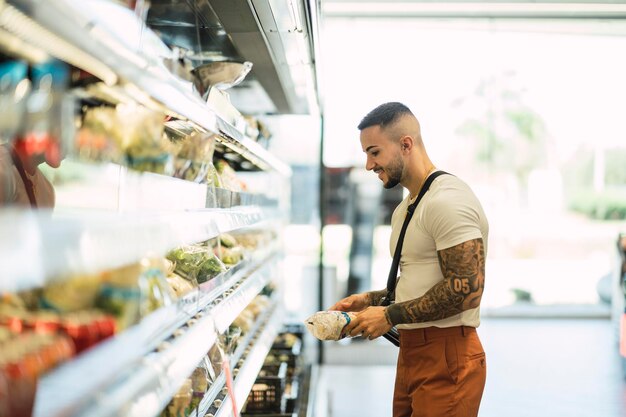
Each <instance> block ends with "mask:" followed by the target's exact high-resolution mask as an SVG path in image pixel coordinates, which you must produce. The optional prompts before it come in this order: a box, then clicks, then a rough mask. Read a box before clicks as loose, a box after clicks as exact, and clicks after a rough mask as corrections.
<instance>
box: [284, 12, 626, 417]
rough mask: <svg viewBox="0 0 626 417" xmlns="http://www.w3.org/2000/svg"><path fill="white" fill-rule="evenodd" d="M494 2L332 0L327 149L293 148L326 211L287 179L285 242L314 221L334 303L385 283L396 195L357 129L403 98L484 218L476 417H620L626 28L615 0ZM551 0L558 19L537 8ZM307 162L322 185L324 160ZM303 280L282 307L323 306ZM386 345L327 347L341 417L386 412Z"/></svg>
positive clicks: (305, 244)
mask: <svg viewBox="0 0 626 417" xmlns="http://www.w3.org/2000/svg"><path fill="white" fill-rule="evenodd" d="M494 3H499V2H493V3H481V4H480V5H479V6H477V8H476V9H475V10H471V11H468V9H467V8H466V7H465V6H467V7H473V6H476V5H475V4H473V5H467V4H466V3H464V2H436V3H435V2H388V3H387V2H386V3H370V2H365V3H358V4H357V3H354V2H343V1H325V2H323V3H322V12H323V13H322V15H323V19H322V27H321V41H322V43H321V44H322V49H321V50H322V60H321V66H320V68H321V71H320V73H321V74H320V78H321V85H322V86H323V89H322V94H323V103H324V106H323V129H322V130H323V145H322V146H321V147H318V146H317V141H316V140H315V138H316V136H317V134H318V133H317V132H316V131H314V129H312V130H311V136H310V138H309V139H308V140H304V141H298V142H297V143H294V147H295V146H298V147H299V148H300V149H301V147H302V146H310V148H309V150H308V152H299V153H298V155H304V154H308V155H311V156H312V157H313V155H317V154H318V153H320V152H321V155H322V160H321V168H320V169H321V173H320V174H321V184H319V183H316V186H317V187H318V188H319V189H320V194H319V195H320V197H321V211H320V212H319V213H318V212H316V208H314V201H315V198H314V196H313V195H312V192H311V187H304V186H302V185H304V184H302V183H301V182H300V181H304V180H303V179H302V178H301V179H296V178H297V176H294V181H297V182H294V184H293V195H292V208H293V214H292V221H293V222H294V223H297V224H294V225H291V226H289V229H290V231H291V232H293V240H289V237H288V238H287V241H288V242H289V243H288V245H287V247H288V248H290V250H291V251H297V252H298V254H299V259H302V258H301V256H302V255H303V254H304V253H307V251H308V253H310V256H311V259H315V256H316V254H317V250H318V245H317V239H318V236H317V228H316V226H315V225H314V224H311V220H312V219H316V218H318V216H320V217H319V218H320V219H321V222H322V237H321V243H322V248H323V249H322V252H323V266H324V268H323V281H322V284H323V285H322V291H323V296H322V304H321V306H322V307H324V308H327V307H328V306H330V305H332V304H333V303H334V302H335V301H336V300H338V299H340V298H341V297H343V296H345V295H347V294H352V293H356V292H362V291H367V290H370V289H382V288H384V287H385V285H386V276H387V272H388V268H389V266H390V263H391V254H390V253H389V234H390V228H389V219H390V215H391V212H392V211H393V209H394V207H395V205H396V204H397V203H399V201H400V200H401V199H402V198H403V190H401V189H398V188H396V189H393V190H384V189H383V188H382V186H381V185H380V182H379V180H378V179H377V178H376V176H375V175H373V174H372V173H370V172H366V171H365V169H364V161H365V158H364V154H363V153H362V151H361V148H360V143H359V140H358V130H357V129H356V125H357V124H358V122H359V121H360V119H361V118H362V117H363V116H364V115H365V114H366V113H367V112H368V111H370V110H371V109H373V108H374V107H375V106H377V105H378V104H381V103H383V102H387V101H400V102H403V103H404V104H406V105H408V106H409V107H410V108H411V109H412V111H413V112H414V113H415V115H416V116H417V117H418V119H419V120H420V122H421V124H422V135H423V138H424V141H425V145H426V148H427V150H428V152H429V154H430V156H431V158H432V160H433V162H434V163H435V165H436V166H437V167H438V168H440V169H444V170H446V171H448V172H452V173H454V174H456V175H458V176H460V177H461V178H463V179H464V180H465V181H467V182H468V183H469V184H470V186H471V187H472V188H473V190H474V191H475V192H476V194H477V195H478V196H479V198H480V200H481V202H482V204H483V206H484V208H485V210H486V213H487V215H488V218H489V222H490V244H489V253H488V260H487V278H486V285H485V293H484V296H483V299H482V303H481V312H482V317H483V324H482V325H481V328H480V329H479V334H480V335H481V337H482V338H483V341H484V344H485V348H486V350H487V356H488V358H489V376H488V382H487V388H486V392H485V397H484V402H483V407H482V409H481V414H480V415H481V416H485V417H489V416H502V415H506V416H552V415H563V416H565V415H567V416H592V415H599V416H600V415H601V416H623V415H626V411H625V410H626V408H625V404H626V402H625V401H626V391H625V385H624V383H623V380H622V377H621V367H622V364H621V362H620V355H619V351H618V342H619V340H620V335H619V323H620V319H621V316H622V314H623V312H624V311H623V305H624V303H623V298H624V293H623V290H622V286H621V282H622V278H621V276H622V256H621V253H622V252H621V245H620V244H619V237H620V233H622V232H624V230H625V226H626V186H625V184H626V168H625V167H626V127H625V125H624V123H623V120H624V109H625V108H626V107H625V104H626V99H625V97H626V80H625V79H624V77H623V74H624V73H625V71H626V58H624V57H625V56H626V54H622V53H620V52H619V51H622V50H626V37H625V36H624V35H626V32H625V31H626V24H624V23H623V22H622V21H621V20H620V19H602V18H596V15H597V14H598V13H600V11H601V9H602V7H604V5H600V4H593V5H589V2H586V3H584V4H578V3H574V4H570V3H567V4H562V3H560V2H559V3H546V2H540V3H539V4H538V6H537V7H538V8H537V9H534V8H533V5H528V4H526V5H519V6H521V7H522V8H524V7H526V9H523V11H519V10H518V11H516V9H515V6H514V5H515V3H514V5H513V6H512V8H511V9H510V13H508V12H507V11H506V10H507V9H502V10H503V11H500V12H499V13H498V12H494V11H493V10H492V8H491V6H494ZM546 5H548V6H553V8H554V9H555V10H556V11H555V12H554V13H546V14H542V13H541V11H540V10H542V9H541V6H546ZM496 6H497V5H496ZM577 6H579V7H580V9H581V10H582V9H584V8H585V7H586V6H589V7H590V9H592V10H595V14H594V12H590V14H591V16H588V15H584V13H583V14H582V15H575V13H573V12H572V10H573V8H576V7H577ZM503 7H505V6H504V5H503ZM595 7H597V10H596V9H595ZM607 7H610V5H609V6H607ZM296 123H300V122H296ZM304 131H309V129H304ZM303 143H306V144H307V145H303ZM279 148H281V147H280V146H279V147H277V148H275V149H276V151H279ZM288 155H293V153H287V154H285V157H288ZM301 163H302V162H301V161H298V164H301ZM299 169H301V171H298V172H301V174H302V175H303V176H304V175H310V177H309V178H310V182H309V183H310V184H313V183H315V181H314V178H316V177H317V176H318V175H317V173H316V174H313V172H312V171H315V170H316V169H317V167H316V166H315V164H314V163H312V162H311V164H310V166H309V167H308V168H307V167H305V166H302V167H301V168H299ZM306 173H310V174H306ZM307 213H310V214H307ZM299 223H302V224H299ZM307 223H308V224H309V225H308V226H307ZM303 236H310V238H309V239H302V237H303ZM314 242H315V243H314ZM311 268H315V266H314V263H313V262H312V263H311ZM311 274H313V272H311ZM305 282H306V279H305ZM304 287H306V284H305V285H304ZM300 288H301V286H294V292H293V293H292V297H288V299H289V300H293V303H294V304H293V305H294V311H298V312H299V313H300V314H301V315H304V316H306V313H305V312H303V311H302V309H301V308H300V307H299V306H300V305H307V303H313V304H315V302H316V301H317V300H313V298H312V297H310V296H309V295H308V294H312V293H313V292H309V291H305V292H302V291H300ZM302 297H305V299H302ZM611 306H613V310H612V309H611ZM305 311H306V312H308V311H310V310H309V309H305ZM385 343H386V342H385V341H382V342H380V343H372V344H369V345H370V346H363V345H365V344H366V343H363V342H360V341H358V340H356V339H355V340H354V341H352V342H345V343H344V344H340V345H337V344H333V345H328V344H326V345H324V346H323V352H322V356H323V362H324V363H326V364H328V365H327V366H326V367H325V371H326V376H327V378H328V379H327V381H332V382H329V385H328V388H327V392H322V393H321V395H322V396H324V397H325V398H326V401H327V402H326V403H325V404H326V406H327V407H328V410H331V411H332V412H333V413H332V415H342V416H348V415H350V416H359V415H387V413H388V412H389V404H388V401H387V400H388V399H389V398H390V396H391V390H392V386H393V369H394V366H393V365H394V363H395V357H396V356H395V352H394V351H393V349H391V348H390V347H389V346H386V345H385ZM355 349H356V350H357V351H358V352H359V353H358V354H355ZM622 360H623V359H622ZM364 369H368V370H367V371H366V370H364ZM364 380H367V381H369V384H370V385H371V386H370V385H367V387H368V388H365V389H366V390H367V392H369V393H370V394H371V395H363V392H362V389H363V385H364V384H365V382H361V381H364ZM355 381H359V383H356V382H355ZM577 384H579V386H577ZM338 385H341V390H342V391H343V390H344V389H346V390H348V393H343V394H341V395H339V394H337V392H336V391H337V386H338ZM583 385H584V388H583ZM378 393H381V395H380V396H379V395H377V394H378ZM382 393H385V395H386V397H385V398H386V399H385V400H384V401H383V400H382V399H381V398H380V397H381V396H382ZM345 398H359V399H360V401H359V404H355V403H353V402H350V403H349V404H345ZM369 398H374V399H375V400H371V401H370V400H368V399H369ZM380 403H382V404H380ZM379 404H380V405H379ZM357 409H358V410H357ZM372 410H376V411H377V412H373V411H372ZM379 413H380V414H379ZM322 415H323V414H322Z"/></svg>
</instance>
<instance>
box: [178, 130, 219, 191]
mask: <svg viewBox="0 0 626 417" xmlns="http://www.w3.org/2000/svg"><path fill="white" fill-rule="evenodd" d="M172 143H173V145H174V149H175V150H174V176H175V177H177V178H181V179H184V180H187V181H195V182H198V183H206V182H208V179H207V178H208V175H209V170H210V169H211V168H214V167H213V153H214V151H215V137H214V136H213V135H208V134H203V133H200V132H193V133H192V134H191V135H188V136H186V137H183V138H182V139H172Z"/></svg>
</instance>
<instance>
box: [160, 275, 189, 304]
mask: <svg viewBox="0 0 626 417" xmlns="http://www.w3.org/2000/svg"><path fill="white" fill-rule="evenodd" d="M167 283H168V284H169V286H170V288H171V289H172V291H173V292H174V294H175V296H176V298H180V297H182V296H184V295H185V294H188V293H190V292H191V291H193V290H194V286H193V285H192V284H191V282H189V281H187V280H186V279H185V278H183V277H181V276H179V275H176V274H171V275H168V276H167Z"/></svg>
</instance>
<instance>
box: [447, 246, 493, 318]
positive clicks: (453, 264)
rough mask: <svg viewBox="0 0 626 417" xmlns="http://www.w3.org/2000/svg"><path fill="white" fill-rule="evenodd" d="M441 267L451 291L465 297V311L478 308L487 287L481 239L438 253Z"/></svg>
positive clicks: (483, 248)
mask: <svg viewBox="0 0 626 417" xmlns="http://www.w3.org/2000/svg"><path fill="white" fill-rule="evenodd" d="M437 255H438V257H439V265H440V267H441V272H442V273H443V276H444V279H445V280H446V281H448V282H449V284H450V289H451V290H452V291H453V292H454V293H455V294H457V295H459V296H461V297H463V300H464V301H463V307H464V309H470V308H475V307H478V305H479V304H480V298H481V296H482V293H483V289H484V287H485V246H484V242H483V240H482V239H481V238H478V239H471V240H468V241H466V242H463V243H460V244H458V245H454V246H452V247H449V248H446V249H442V250H440V251H438V252H437Z"/></svg>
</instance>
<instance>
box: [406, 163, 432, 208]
mask: <svg viewBox="0 0 626 417" xmlns="http://www.w3.org/2000/svg"><path fill="white" fill-rule="evenodd" d="M435 169H436V168H435V166H434V165H433V164H432V163H431V162H430V161H428V163H427V165H425V166H424V167H420V169H419V172H418V173H417V175H415V176H414V178H415V179H414V180H412V181H410V183H409V184H408V186H407V187H406V188H407V189H408V190H409V198H410V199H411V200H413V199H415V197H417V194H419V192H420V190H421V189H422V187H423V186H424V183H425V182H426V178H428V176H429V175H430V174H431V173H432V172H433V171H434V170H435Z"/></svg>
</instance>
